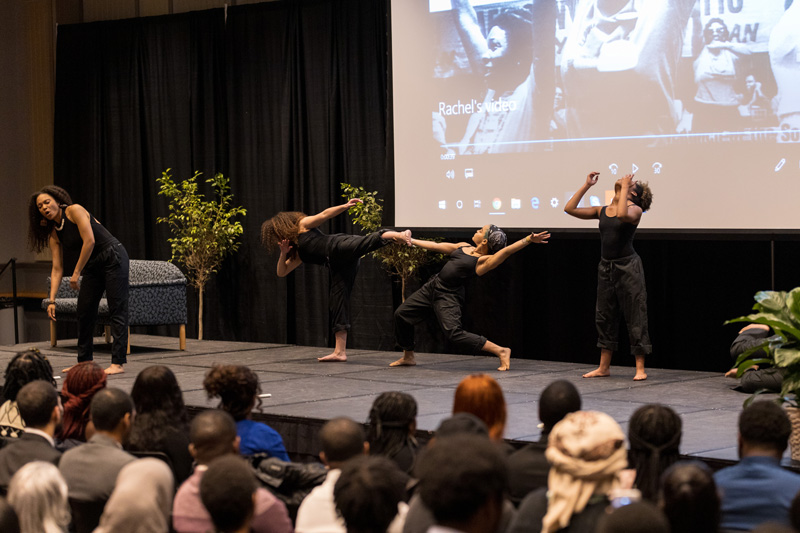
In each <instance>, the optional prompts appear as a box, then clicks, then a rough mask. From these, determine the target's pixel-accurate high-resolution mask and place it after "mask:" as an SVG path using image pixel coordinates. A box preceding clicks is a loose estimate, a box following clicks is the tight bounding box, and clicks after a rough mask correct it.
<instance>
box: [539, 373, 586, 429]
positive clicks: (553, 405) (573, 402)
mask: <svg viewBox="0 0 800 533" xmlns="http://www.w3.org/2000/svg"><path fill="white" fill-rule="evenodd" d="M580 410H581V395H580V393H579V392H578V389H577V388H576V387H575V385H573V384H572V383H571V382H569V381H567V380H566V379H558V380H556V381H554V382H552V383H551V384H550V385H548V386H547V387H545V389H544V390H543V391H542V394H541V395H540V396H539V420H541V421H542V423H543V424H544V431H545V432H546V433H550V430H551V429H553V426H555V425H556V424H558V423H559V422H561V419H562V418H564V417H565V416H567V415H568V414H569V413H574V412H575V411H580Z"/></svg>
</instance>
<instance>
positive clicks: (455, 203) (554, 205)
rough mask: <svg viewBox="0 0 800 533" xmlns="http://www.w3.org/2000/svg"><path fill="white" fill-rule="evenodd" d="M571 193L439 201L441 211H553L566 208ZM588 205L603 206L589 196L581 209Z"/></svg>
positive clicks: (596, 198)
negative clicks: (547, 195) (561, 195)
mask: <svg viewBox="0 0 800 533" xmlns="http://www.w3.org/2000/svg"><path fill="white" fill-rule="evenodd" d="M572 194H573V193H571V192H568V193H566V194H565V198H564V199H562V198H558V197H557V196H552V197H550V198H547V197H541V198H540V197H539V196H532V197H530V198H526V199H523V198H509V199H508V200H507V201H506V200H504V199H502V198H497V197H496V198H493V199H492V200H489V201H484V200H438V207H439V209H491V210H492V211H495V212H500V211H502V210H503V209H504V208H507V209H511V210H516V209H540V208H546V207H547V206H549V207H550V208H551V209H558V208H561V209H563V208H564V205H566V203H567V200H569V198H571V197H572ZM587 201H588V204H589V205H591V206H593V207H597V206H600V205H602V203H601V201H600V197H599V196H594V195H592V196H589V198H588V199H581V202H580V204H579V207H583V206H584V205H585V204H586V202H587Z"/></svg>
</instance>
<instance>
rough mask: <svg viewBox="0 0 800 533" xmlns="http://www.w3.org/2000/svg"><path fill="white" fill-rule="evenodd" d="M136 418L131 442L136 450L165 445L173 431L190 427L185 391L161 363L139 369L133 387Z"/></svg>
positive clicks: (132, 395) (152, 448) (132, 393)
mask: <svg viewBox="0 0 800 533" xmlns="http://www.w3.org/2000/svg"><path fill="white" fill-rule="evenodd" d="M131 399H132V400H133V404H134V406H135V407H136V418H135V419H134V421H133V426H132V428H131V436H130V439H129V441H128V445H129V446H130V448H131V449H134V450H154V449H159V448H161V447H163V446H164V443H165V442H166V441H167V440H168V438H169V433H170V432H175V431H178V432H184V431H186V426H187V422H186V421H187V416H186V407H185V406H184V404H183V393H182V392H181V388H180V386H179V385H178V380H177V379H175V374H173V373H172V370H170V369H169V368H167V367H166V366H162V365H155V366H149V367H147V368H145V369H144V370H142V371H141V372H139V375H138V376H136V381H134V382H133V389H131Z"/></svg>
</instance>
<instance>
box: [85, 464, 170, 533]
mask: <svg viewBox="0 0 800 533" xmlns="http://www.w3.org/2000/svg"><path fill="white" fill-rule="evenodd" d="M174 483H175V481H174V479H173V477H172V471H171V470H170V469H169V467H168V466H167V464H166V463H165V462H164V461H161V460H160V459H154V458H150V457H147V458H144V459H141V460H139V461H136V462H134V463H128V464H127V465H125V466H124V467H123V468H122V470H120V471H119V476H117V483H116V485H115V486H114V492H112V493H111V497H110V498H109V499H108V503H106V506H105V509H104V510H103V516H102V517H101V518H100V525H99V526H98V527H97V529H95V530H94V533H164V532H166V531H168V530H169V513H170V510H171V509H172V494H173V489H174Z"/></svg>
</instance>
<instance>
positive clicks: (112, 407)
mask: <svg viewBox="0 0 800 533" xmlns="http://www.w3.org/2000/svg"><path fill="white" fill-rule="evenodd" d="M91 414H92V422H93V423H94V428H95V434H94V435H93V436H92V438H90V439H89V442H87V443H86V444H82V445H80V446H76V447H75V448H72V449H71V450H67V451H66V452H64V455H63V456H62V457H61V462H60V463H59V468H60V469H61V474H62V475H63V476H64V479H66V481H67V486H69V497H70V498H72V499H74V500H78V501H81V502H101V501H106V500H108V498H109V497H110V496H111V493H112V492H113V491H114V482H115V481H116V479H117V475H118V474H119V472H120V470H122V467H124V466H125V465H127V464H128V463H130V462H131V461H135V460H136V458H135V457H134V456H132V455H131V454H129V453H128V452H126V451H124V450H123V449H122V446H123V444H124V443H125V441H126V439H127V437H128V434H129V432H130V428H131V422H132V419H133V416H134V412H133V401H131V397H130V396H128V395H127V394H126V393H125V392H123V391H121V390H120V389H112V388H108V387H106V388H104V389H102V390H101V391H99V392H98V393H97V394H95V395H94V398H93V399H92V403H91Z"/></svg>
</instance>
